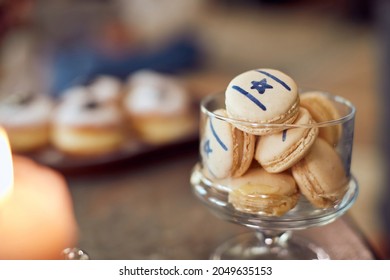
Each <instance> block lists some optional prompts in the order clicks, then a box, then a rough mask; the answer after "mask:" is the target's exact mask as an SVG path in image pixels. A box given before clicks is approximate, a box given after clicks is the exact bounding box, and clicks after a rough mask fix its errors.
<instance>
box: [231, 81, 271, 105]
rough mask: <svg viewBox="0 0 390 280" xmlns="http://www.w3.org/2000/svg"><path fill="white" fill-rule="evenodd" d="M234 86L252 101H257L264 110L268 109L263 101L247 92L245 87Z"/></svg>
mask: <svg viewBox="0 0 390 280" xmlns="http://www.w3.org/2000/svg"><path fill="white" fill-rule="evenodd" d="M232 88H233V89H235V90H236V91H238V92H239V93H241V94H243V95H244V96H246V97H247V98H248V99H249V100H250V101H252V102H253V103H255V104H256V105H257V106H258V107H260V109H262V110H263V111H267V107H265V106H264V104H263V103H261V102H260V101H259V100H257V99H256V97H254V96H253V95H252V94H250V93H249V92H247V91H246V90H244V89H243V88H241V87H239V86H232Z"/></svg>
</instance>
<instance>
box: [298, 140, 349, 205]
mask: <svg viewBox="0 0 390 280" xmlns="http://www.w3.org/2000/svg"><path fill="white" fill-rule="evenodd" d="M291 170H292V175H293V177H294V179H295V181H296V182H297V184H298V187H299V189H300V191H301V193H302V194H303V195H304V196H305V197H306V198H307V200H309V201H310V202H311V203H312V204H313V205H314V206H316V207H318V208H330V207H333V206H334V205H335V204H337V203H338V202H339V201H340V200H341V199H342V197H343V196H344V194H345V192H346V186H347V182H348V179H347V176H346V173H345V169H344V165H343V162H342V160H341V158H340V156H339V155H338V154H337V152H336V150H335V149H334V148H333V147H331V146H330V145H329V144H328V142H326V141H325V140H323V139H322V138H317V140H316V141H315V142H314V144H313V146H312V148H311V150H310V152H309V153H308V154H307V156H306V157H304V158H303V159H302V160H301V161H299V162H298V163H297V164H295V165H294V166H293V167H292V168H291Z"/></svg>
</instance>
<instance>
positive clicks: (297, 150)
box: [255, 108, 318, 173]
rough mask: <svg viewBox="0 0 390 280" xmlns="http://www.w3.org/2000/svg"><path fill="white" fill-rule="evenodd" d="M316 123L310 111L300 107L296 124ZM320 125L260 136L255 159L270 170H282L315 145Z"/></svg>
mask: <svg viewBox="0 0 390 280" xmlns="http://www.w3.org/2000/svg"><path fill="white" fill-rule="evenodd" d="M311 123H314V121H313V119H312V118H311V115H310V113H309V112H308V111H307V110H306V109H304V108H300V111H299V114H298V118H297V119H296V121H295V122H294V124H311ZM317 135H318V127H312V128H290V129H286V130H284V131H282V132H279V133H275V134H270V135H264V136H261V137H259V140H258V142H257V147H256V152H255V159H256V160H257V161H258V162H259V163H260V165H261V166H262V167H263V168H264V169H265V170H266V171H268V172H271V173H277V172H282V171H285V170H287V169H288V168H290V167H291V166H293V165H294V164H295V163H297V162H298V161H299V160H301V159H302V158H303V157H304V156H305V155H306V154H307V153H308V152H309V149H310V148H311V146H312V145H313V143H314V141H315V139H316V138H317Z"/></svg>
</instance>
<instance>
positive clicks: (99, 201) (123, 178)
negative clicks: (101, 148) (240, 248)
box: [67, 143, 375, 260]
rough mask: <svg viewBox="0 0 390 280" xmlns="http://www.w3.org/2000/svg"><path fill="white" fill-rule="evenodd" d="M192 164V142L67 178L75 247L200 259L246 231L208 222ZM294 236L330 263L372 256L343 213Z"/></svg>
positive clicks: (114, 256) (125, 255)
mask: <svg viewBox="0 0 390 280" xmlns="http://www.w3.org/2000/svg"><path fill="white" fill-rule="evenodd" d="M197 160H198V155H197V143H190V144H189V145H187V147H184V148H183V147H182V149H176V150H174V151H172V150H166V151H162V152H161V153H159V152H156V153H155V154H154V156H153V157H149V158H145V159H142V158H140V159H138V160H137V162H130V163H123V162H122V163H121V164H119V165H115V164H114V165H109V166H105V167H103V169H104V171H105V172H94V173H93V174H94V175H93V176H91V174H89V175H88V174H86V175H85V176H80V175H77V176H73V177H70V176H69V177H67V178H68V183H69V187H70V190H71V194H72V196H73V201H74V206H75V213H76V218H77V220H78V223H79V226H80V239H79V247H80V248H81V249H82V250H85V251H86V252H87V253H88V254H89V255H90V258H91V259H96V260H100V259H103V260H148V259H170V260H192V259H194V260H197V259H208V258H209V256H210V254H211V253H212V252H213V250H214V249H215V248H216V247H217V246H218V245H220V244H221V243H223V242H224V241H226V240H227V239H229V238H231V237H233V236H234V235H236V234H238V233H242V232H247V231H249V229H247V228H245V227H243V226H239V225H236V224H232V223H229V222H225V221H223V220H220V219H218V218H216V217H215V216H214V215H213V214H211V212H210V211H209V210H208V209H207V208H206V207H205V206H204V205H203V204H202V203H201V202H200V201H198V200H197V199H196V197H195V195H194V194H193V193H192V190H191V186H190V182H189V178H190V173H191V170H192V168H193V166H194V165H195V163H196V162H197ZM98 174H101V175H98ZM299 234H301V235H302V236H304V237H307V238H309V239H310V240H312V241H313V242H315V243H316V244H318V245H320V246H323V248H324V249H325V250H326V251H327V252H328V253H329V255H330V257H331V258H332V259H373V258H375V256H374V254H373V253H372V250H371V248H370V247H369V246H368V245H367V243H366V241H365V238H364V237H363V235H362V234H361V233H360V231H359V230H358V229H357V228H356V227H355V226H353V224H352V223H351V222H350V219H348V218H347V217H345V216H344V217H343V218H341V219H338V220H337V221H335V222H333V223H331V224H329V225H326V226H323V227H320V228H311V229H308V230H303V231H302V232H299Z"/></svg>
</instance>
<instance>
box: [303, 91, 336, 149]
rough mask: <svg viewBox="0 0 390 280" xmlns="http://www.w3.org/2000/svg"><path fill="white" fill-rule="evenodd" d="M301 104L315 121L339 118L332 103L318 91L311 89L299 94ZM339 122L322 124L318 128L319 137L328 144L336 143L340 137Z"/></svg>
mask: <svg viewBox="0 0 390 280" xmlns="http://www.w3.org/2000/svg"><path fill="white" fill-rule="evenodd" d="M301 106H302V107H304V108H306V109H307V110H308V111H309V112H310V114H311V115H312V117H313V119H314V120H315V121H316V122H317V123H320V122H326V121H331V120H336V119H339V118H340V114H339V112H338V110H337V108H336V107H335V105H334V103H333V102H332V101H331V100H330V99H329V98H327V97H326V95H325V94H324V93H321V92H319V91H311V92H306V93H303V94H301ZM341 132H342V127H341V125H340V124H338V125H331V126H324V127H321V128H320V132H319V137H321V138H323V139H325V140H326V141H327V142H328V143H329V144H331V145H336V144H337V142H338V140H339V139H340V137H341Z"/></svg>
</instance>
